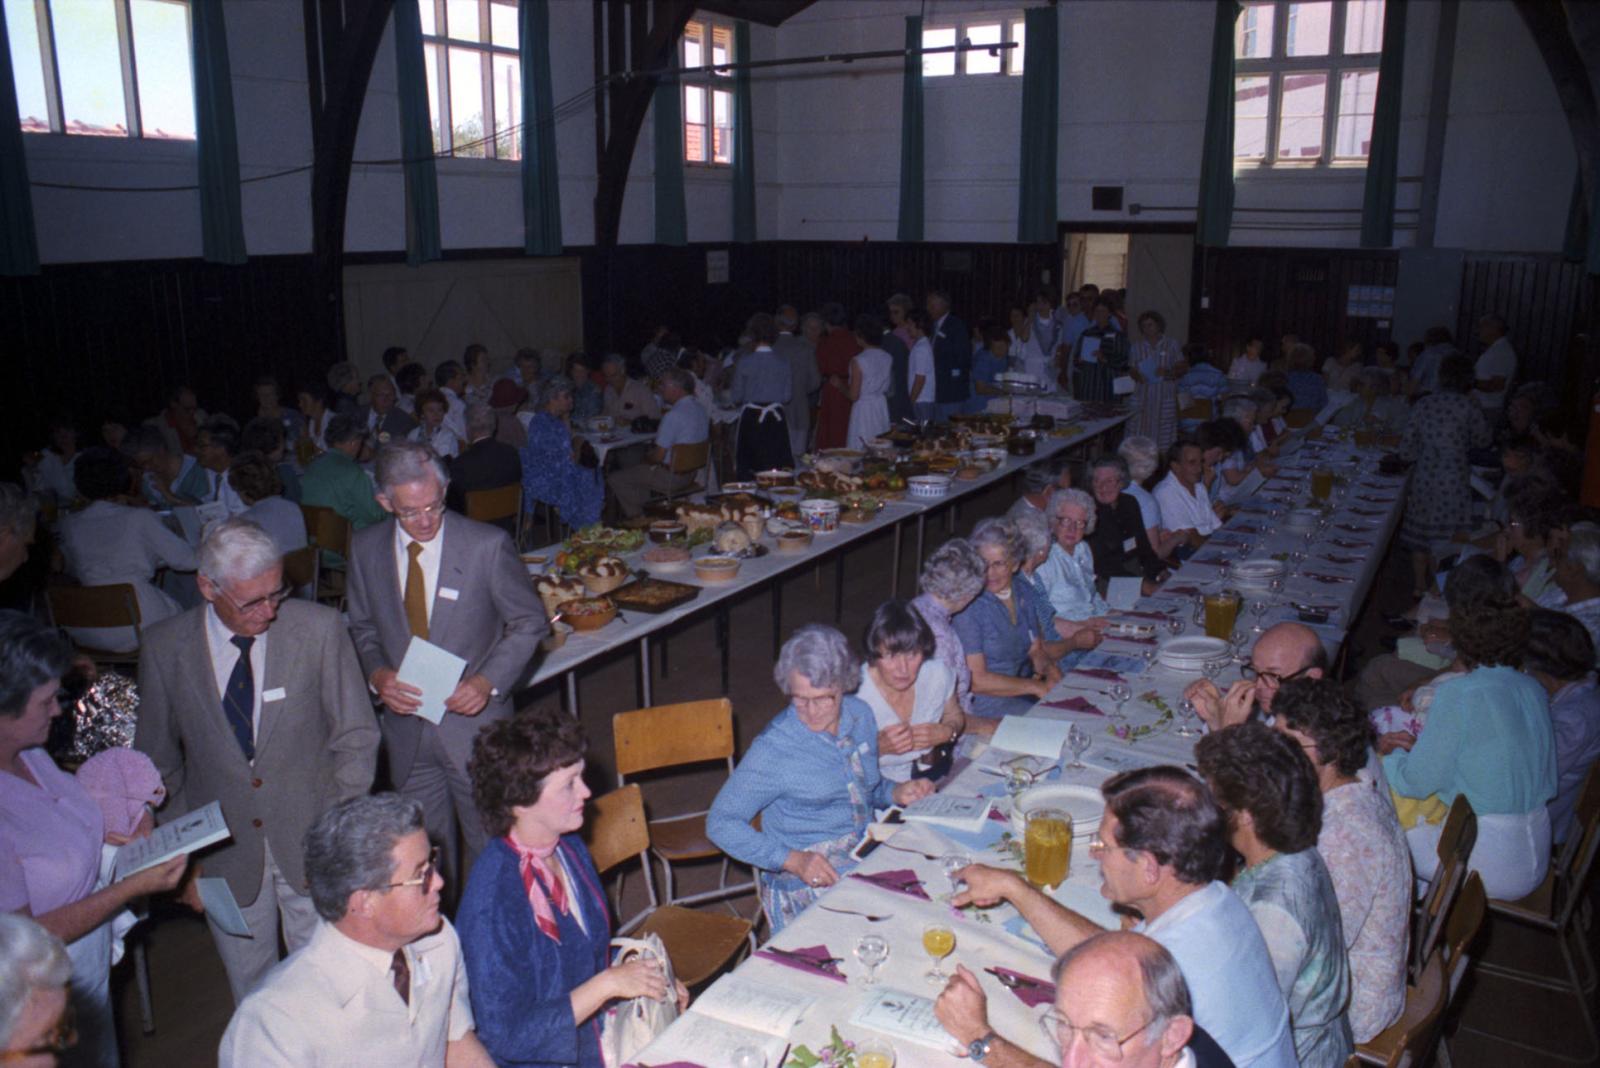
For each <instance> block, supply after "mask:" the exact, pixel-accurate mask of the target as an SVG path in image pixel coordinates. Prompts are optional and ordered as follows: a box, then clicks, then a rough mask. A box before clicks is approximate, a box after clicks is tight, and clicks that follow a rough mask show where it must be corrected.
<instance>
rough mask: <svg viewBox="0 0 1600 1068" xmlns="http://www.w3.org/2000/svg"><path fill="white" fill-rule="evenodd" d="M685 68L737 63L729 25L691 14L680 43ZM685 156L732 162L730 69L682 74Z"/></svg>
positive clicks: (710, 162)
mask: <svg viewBox="0 0 1600 1068" xmlns="http://www.w3.org/2000/svg"><path fill="white" fill-rule="evenodd" d="M678 48H679V59H680V61H681V65H682V66H683V67H684V68H686V69H687V68H691V67H709V66H714V65H716V64H721V63H734V62H737V57H736V56H735V55H734V54H733V27H732V26H731V25H730V24H728V23H725V22H717V21H715V20H713V19H708V18H695V19H692V20H690V22H689V24H688V25H687V26H685V27H684V28H683V40H682V43H681V44H680V45H679V46H678ZM681 80H682V84H683V158H684V162H686V163H702V164H705V165H706V166H708V167H728V166H731V165H732V164H733V72H732V71H713V72H709V73H700V74H685V75H684V76H683V78H682V79H681Z"/></svg>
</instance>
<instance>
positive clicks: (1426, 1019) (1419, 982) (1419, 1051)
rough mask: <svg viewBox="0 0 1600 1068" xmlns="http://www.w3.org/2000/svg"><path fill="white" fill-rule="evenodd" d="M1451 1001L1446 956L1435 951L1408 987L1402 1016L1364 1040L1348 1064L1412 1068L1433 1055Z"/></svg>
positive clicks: (1349, 1065) (1348, 1067)
mask: <svg viewBox="0 0 1600 1068" xmlns="http://www.w3.org/2000/svg"><path fill="white" fill-rule="evenodd" d="M1449 1003H1450V983H1449V980H1448V978H1447V977H1446V975H1445V966H1444V960H1443V958H1442V957H1440V956H1438V955H1435V956H1434V957H1433V959H1432V960H1430V961H1428V963H1427V966H1426V967H1424V968H1423V969H1422V972H1421V974H1419V975H1418V976H1417V979H1416V981H1415V982H1413V983H1412V984H1411V985H1409V986H1407V987H1406V1004H1405V1008H1403V1009H1402V1010H1401V1011H1400V1019H1398V1020H1396V1021H1395V1022H1394V1023H1393V1024H1391V1025H1389V1028H1388V1029H1387V1030H1385V1031H1383V1032H1381V1033H1380V1034H1377V1035H1375V1036H1373V1038H1372V1040H1371V1041H1369V1042H1363V1043H1362V1044H1361V1049H1360V1052H1359V1053H1352V1054H1351V1055H1350V1058H1349V1060H1347V1061H1346V1062H1345V1065H1346V1068H1352V1066H1354V1065H1361V1064H1381V1065H1384V1066H1386V1068H1412V1066H1413V1065H1420V1064H1425V1063H1428V1062H1429V1061H1431V1060H1432V1059H1433V1051H1434V1046H1435V1045H1436V1044H1437V1043H1438V1041H1439V1033H1440V1030H1441V1028H1442V1027H1443V1025H1444V1010H1445V1008H1446V1007H1447V1006H1448V1005H1449Z"/></svg>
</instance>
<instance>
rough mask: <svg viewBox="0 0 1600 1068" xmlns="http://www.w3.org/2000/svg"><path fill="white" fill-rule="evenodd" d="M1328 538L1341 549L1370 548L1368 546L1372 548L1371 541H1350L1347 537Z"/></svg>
mask: <svg viewBox="0 0 1600 1068" xmlns="http://www.w3.org/2000/svg"><path fill="white" fill-rule="evenodd" d="M1329 540H1330V541H1332V543H1333V544H1335V545H1337V546H1338V547H1339V548H1341V549H1370V548H1372V543H1371V542H1370V541H1350V540H1349V539H1348V538H1331V539H1329Z"/></svg>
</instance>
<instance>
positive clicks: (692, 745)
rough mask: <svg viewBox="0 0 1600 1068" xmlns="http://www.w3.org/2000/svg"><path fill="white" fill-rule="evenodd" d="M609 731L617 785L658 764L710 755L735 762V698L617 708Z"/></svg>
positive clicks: (680, 762)
mask: <svg viewBox="0 0 1600 1068" xmlns="http://www.w3.org/2000/svg"><path fill="white" fill-rule="evenodd" d="M611 733H612V738H613V743H614V745H615V746H616V761H617V783H618V785H621V784H622V782H623V781H624V780H625V779H626V778H627V776H629V775H635V774H638V773H639V772H641V771H654V770H656V769H657V768H672V767H678V766H679V765H683V764H698V763H701V762H703V761H709V760H724V761H727V762H728V765H729V767H730V768H731V767H732V765H733V702H732V701H730V700H728V699H727V698H726V697H718V698H715V699H713V700H709V701H689V702H686V703H684V704H679V705H656V706H655V707H653V708H640V709H635V710H634V711H632V712H618V713H617V714H616V715H614V716H612V717H611Z"/></svg>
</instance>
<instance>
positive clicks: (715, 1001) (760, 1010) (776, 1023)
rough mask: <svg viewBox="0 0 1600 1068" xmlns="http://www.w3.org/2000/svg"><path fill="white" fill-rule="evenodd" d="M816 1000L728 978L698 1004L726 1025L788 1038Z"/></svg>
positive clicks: (701, 1010) (696, 1009) (696, 1005)
mask: <svg viewBox="0 0 1600 1068" xmlns="http://www.w3.org/2000/svg"><path fill="white" fill-rule="evenodd" d="M815 1003H816V998H813V997H810V996H808V995H805V994H797V993H795V992H794V991H792V990H786V989H784V988H783V987H779V986H773V985H772V984H770V983H763V982H760V981H758V980H755V979H747V978H745V977H744V976H742V975H725V976H723V977H722V978H721V979H719V980H717V981H716V982H715V983H713V984H712V985H711V988H710V989H708V990H707V991H706V992H705V993H703V994H701V995H700V996H699V997H698V998H696V999H695V1001H694V1008H693V1010H692V1011H691V1012H690V1015H694V1014H695V1013H700V1014H703V1015H705V1016H710V1017H712V1018H713V1019H716V1020H719V1021H721V1022H722V1023H725V1024H733V1025H734V1026H736V1027H746V1028H751V1029H753V1030H757V1031H765V1032H766V1033H768V1034H772V1035H788V1034H789V1033H790V1032H792V1031H793V1030H794V1028H795V1025H796V1024H798V1023H799V1022H800V1018H801V1017H802V1016H804V1015H805V1013H806V1010H807V1009H809V1008H810V1007H811V1006H812V1005H813V1004H815Z"/></svg>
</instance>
